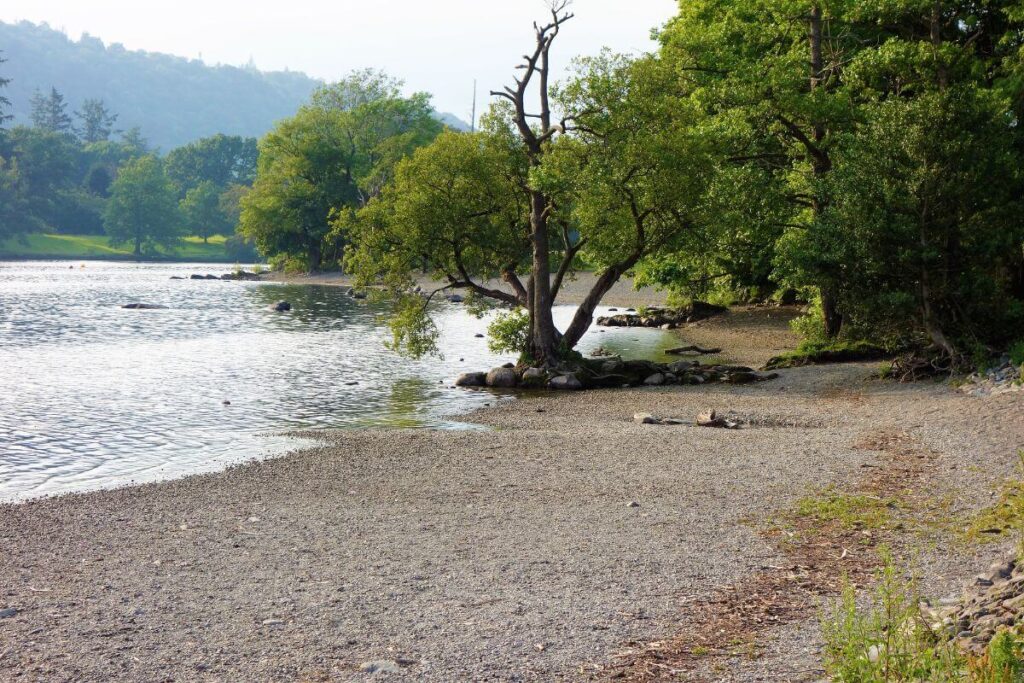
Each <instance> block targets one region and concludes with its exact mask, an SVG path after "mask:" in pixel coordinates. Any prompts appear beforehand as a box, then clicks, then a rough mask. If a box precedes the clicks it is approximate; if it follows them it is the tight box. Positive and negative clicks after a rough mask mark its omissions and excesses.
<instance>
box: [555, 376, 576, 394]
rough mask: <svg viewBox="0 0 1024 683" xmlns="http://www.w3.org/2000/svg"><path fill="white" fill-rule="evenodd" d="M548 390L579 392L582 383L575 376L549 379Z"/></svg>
mask: <svg viewBox="0 0 1024 683" xmlns="http://www.w3.org/2000/svg"><path fill="white" fill-rule="evenodd" d="M548 388H550V389H557V390H559V391H579V390H580V389H582V388H583V383H582V382H580V381H579V380H578V379H576V375H559V376H558V377H552V378H551V380H550V381H549V382H548Z"/></svg>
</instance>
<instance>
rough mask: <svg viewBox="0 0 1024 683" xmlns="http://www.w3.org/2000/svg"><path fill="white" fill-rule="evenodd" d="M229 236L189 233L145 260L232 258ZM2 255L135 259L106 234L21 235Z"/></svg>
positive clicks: (0, 246)
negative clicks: (206, 236)
mask: <svg viewBox="0 0 1024 683" xmlns="http://www.w3.org/2000/svg"><path fill="white" fill-rule="evenodd" d="M226 240H227V238H226V237H224V236H223V235H215V236H213V237H211V238H210V239H209V242H208V243H203V240H202V238H200V237H186V238H185V239H184V240H182V242H181V244H180V245H179V247H178V248H177V249H174V250H163V249H162V250H160V252H159V253H158V254H157V255H156V256H143V257H142V260H144V261H150V260H161V261H169V260H177V261H212V262H222V263H228V262H231V261H232V259H230V258H229V257H228V255H227V252H226V251H225V250H224V243H225V241H226ZM0 257H2V258H19V259H27V258H31V259H114V260H134V259H135V256H134V254H133V253H132V248H131V247H130V246H129V245H120V246H117V247H114V246H111V244H110V240H109V239H108V238H107V237H106V235H57V234H42V233H32V234H28V235H24V236H23V237H21V238H12V239H8V240H6V241H0Z"/></svg>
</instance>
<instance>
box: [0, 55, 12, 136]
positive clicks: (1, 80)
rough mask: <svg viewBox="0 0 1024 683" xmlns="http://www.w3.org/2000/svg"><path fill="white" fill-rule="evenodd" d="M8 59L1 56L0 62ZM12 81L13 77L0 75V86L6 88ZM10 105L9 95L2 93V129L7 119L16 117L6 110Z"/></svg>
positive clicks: (0, 106)
mask: <svg viewBox="0 0 1024 683" xmlns="http://www.w3.org/2000/svg"><path fill="white" fill-rule="evenodd" d="M0 54H3V52H2V51H0ZM6 61H7V60H6V59H4V58H3V57H0V64H3V63H4V62H6ZM10 82H11V79H9V78H4V77H3V76H0V88H6V87H7V86H8V85H9V84H10ZM10 106H11V101H10V100H9V99H7V97H6V96H5V95H0V129H2V128H3V124H4V123H6V122H7V121H10V120H11V119H12V118H14V116H13V115H12V114H8V113H7V111H6V110H7V109H9V108H10Z"/></svg>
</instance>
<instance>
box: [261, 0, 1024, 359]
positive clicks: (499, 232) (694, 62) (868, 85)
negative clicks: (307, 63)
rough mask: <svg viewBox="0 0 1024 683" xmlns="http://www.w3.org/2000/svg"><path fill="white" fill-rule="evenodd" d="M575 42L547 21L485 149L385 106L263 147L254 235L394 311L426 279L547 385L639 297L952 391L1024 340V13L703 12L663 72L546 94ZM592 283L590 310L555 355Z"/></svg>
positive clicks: (334, 110) (623, 71)
mask: <svg viewBox="0 0 1024 683" xmlns="http://www.w3.org/2000/svg"><path fill="white" fill-rule="evenodd" d="M570 18H571V14H569V13H567V10H566V3H561V4H556V5H554V6H553V7H552V13H551V22H550V23H549V25H546V26H540V27H538V29H537V42H536V46H535V51H534V52H533V53H531V54H528V55H527V56H526V61H525V62H524V63H523V64H521V65H520V66H519V69H518V71H517V74H518V76H517V79H516V80H515V81H514V82H513V84H512V85H511V86H510V87H508V88H505V89H503V90H497V91H496V92H495V93H494V94H495V95H496V104H495V105H494V106H493V107H492V109H491V111H490V113H489V114H488V115H487V116H485V117H484V120H483V121H482V126H481V128H482V129H481V131H480V132H477V133H475V134H456V133H453V132H446V133H439V131H438V130H437V128H436V127H431V126H428V125H418V124H417V123H416V121H421V122H422V120H421V118H417V117H416V116H412V112H415V111H418V110H417V107H416V106H415V104H416V103H415V101H405V100H401V98H397V96H396V93H395V92H393V91H384V92H380V91H376V90H374V89H373V88H368V89H366V88H364V89H362V90H361V89H360V87H357V86H359V84H350V86H351V87H350V86H346V87H342V88H341V89H340V90H339V91H338V92H337V93H336V94H337V95H338V101H337V102H334V101H332V100H331V98H330V97H329V96H328V93H329V91H327V92H326V93H322V94H321V96H320V97H319V98H318V99H317V100H315V101H314V103H313V104H311V105H310V106H309V107H306V108H305V109H303V110H302V112H300V114H299V115H298V116H297V117H296V118H294V119H291V120H289V121H286V122H284V123H282V124H281V125H280V126H279V127H278V128H277V130H275V131H274V132H273V133H271V134H270V135H269V136H267V137H266V138H265V139H264V140H263V141H262V143H261V153H260V163H259V172H258V174H257V180H256V183H255V189H254V191H253V193H251V194H250V195H249V197H248V198H247V199H246V200H244V201H243V211H242V223H241V229H242V231H243V233H244V234H246V235H249V236H251V237H253V238H254V239H256V240H257V242H258V243H259V245H260V248H261V249H263V250H264V251H266V252H267V253H269V254H278V255H281V256H282V257H283V258H284V259H290V260H291V261H292V262H296V261H301V262H302V263H303V264H304V265H305V266H306V267H313V268H316V267H323V266H335V265H340V264H344V265H345V266H347V267H348V268H351V269H353V270H354V271H355V272H356V273H357V274H358V275H359V276H360V277H361V278H362V280H363V281H364V282H367V283H368V282H371V281H372V282H380V281H384V282H386V283H389V284H390V285H392V286H393V289H394V291H395V293H396V294H400V293H401V292H402V291H406V290H407V289H409V288H411V283H412V276H413V274H415V273H418V272H420V271H422V270H423V269H426V270H428V271H430V272H431V273H432V274H433V275H434V276H435V277H437V278H440V279H441V280H442V282H445V283H447V285H448V287H450V288H459V289H464V290H467V291H468V292H470V293H471V294H473V295H474V296H476V297H477V298H480V299H488V298H489V299H492V300H497V301H500V302H503V303H506V304H511V305H514V306H518V307H520V308H521V309H522V310H523V311H524V314H522V315H520V316H519V317H518V318H517V320H518V321H519V323H517V324H518V327H516V326H515V325H508V324H506V325H505V326H504V328H501V329H504V330H505V331H506V332H509V331H510V330H511V332H509V333H508V334H506V336H507V337H508V339H510V340H512V341H510V344H512V346H513V347H517V348H518V349H519V350H521V351H523V352H524V353H525V354H526V355H527V356H528V357H529V358H531V359H532V360H534V361H537V362H540V363H552V362H557V359H559V358H564V357H566V354H569V353H570V352H571V350H572V348H573V347H574V346H575V344H576V342H577V341H578V340H579V338H580V336H581V334H582V332H581V331H582V330H585V329H586V328H587V327H588V326H589V324H590V322H591V320H592V315H593V309H594V307H595V306H596V305H597V304H598V303H599V302H600V300H601V297H602V296H603V294H604V293H605V292H606V291H607V290H608V288H609V287H610V286H611V285H612V284H614V283H615V281H617V280H618V279H619V278H620V277H622V276H623V275H624V274H627V273H629V274H633V275H634V276H635V277H636V279H637V281H638V282H640V283H642V284H656V285H658V286H662V287H666V288H669V289H670V290H672V291H673V292H674V293H675V294H677V295H678V296H679V297H680V298H683V297H708V296H718V297H728V298H745V299H758V300H766V299H783V300H797V299H803V300H808V301H811V302H812V308H811V313H810V314H809V315H808V316H807V317H806V318H805V319H803V320H802V321H801V323H800V325H801V329H802V331H803V332H804V333H805V334H806V335H807V336H808V337H809V338H812V339H818V340H823V341H828V340H837V339H842V338H849V339H869V340H872V341H875V342H878V343H882V344H885V345H887V346H890V347H893V348H896V347H902V346H913V347H916V348H924V347H930V348H931V349H932V351H933V352H934V353H935V354H936V356H937V357H938V356H941V357H942V358H943V359H944V361H942V362H944V363H945V364H946V365H947V366H948V365H962V364H963V363H964V362H965V360H966V359H968V358H971V357H976V358H981V357H983V356H984V355H985V354H987V353H990V352H992V351H993V350H998V349H1000V348H1005V347H1006V345H1007V344H1008V343H1009V342H1011V341H1012V340H1013V339H1015V338H1020V337H1022V336H1024V221H1022V218H1021V217H1022V208H1024V207H1022V189H1024V184H1022V171H1021V160H1022V153H1024V131H1022V129H1021V128H1022V126H1021V121H1022V119H1021V114H1022V113H1024V112H1022V109H1024V67H1022V62H1024V60H1022V44H1024V7H1022V6H1021V4H1020V2H1019V1H1013V2H1011V1H1009V0H992V1H991V2H986V3H978V2H971V1H962V2H953V1H948V0H945V1H944V0H893V1H891V2H884V3H878V2H870V1H869V0H846V1H844V0H840V1H838V2H828V3H825V2H817V1H809V0H792V1H789V2H777V1H776V0H688V1H687V2H682V3H680V11H679V14H678V16H677V17H676V18H675V19H673V20H672V21H671V22H670V23H669V24H668V25H667V26H666V27H665V28H664V29H663V30H662V31H661V32H660V40H661V49H660V50H659V51H658V53H657V54H653V55H647V56H643V57H639V58H627V57H622V56H617V55H612V54H602V55H599V56H596V57H591V58H587V59H583V60H581V61H580V62H579V63H578V69H577V73H576V75H575V76H574V77H573V78H571V79H569V81H568V82H566V83H562V84H560V85H559V86H557V87H549V84H548V81H549V76H550V67H549V63H550V59H552V54H553V52H552V49H553V45H554V43H555V38H556V37H557V36H558V34H559V32H560V31H561V30H563V28H564V29H566V30H567V27H565V26H564V24H565V22H566V21H568V20H569V19H570ZM354 94H358V97H355V98H354V99H352V96H353V95H354ZM396 107H409V108H411V109H410V111H409V112H406V111H405V110H400V109H394V108H396ZM581 263H585V264H588V266H589V267H592V268H594V269H595V270H596V271H597V275H598V278H597V284H596V285H595V288H594V290H593V291H592V292H591V294H590V296H588V297H587V298H586V299H585V300H584V302H583V305H582V306H581V307H580V310H579V312H578V313H577V318H576V320H574V321H573V323H572V325H571V326H570V328H569V329H568V330H566V331H564V332H563V331H559V330H557V329H555V328H554V326H553V324H552V323H551V313H550V308H551V305H552V304H553V303H554V302H555V300H556V298H557V296H558V292H559V288H560V285H561V282H562V281H563V280H564V278H566V277H570V276H571V274H572V272H573V271H574V269H575V268H577V267H578V266H579V264H581ZM494 279H502V280H504V281H505V283H506V284H507V287H506V288H504V289H503V290H502V291H498V290H496V289H493V288H490V287H489V286H488V285H487V284H486V283H487V282H488V281H490V280H494ZM396 300H397V301H398V304H397V306H398V310H397V315H396V316H395V317H394V327H395V335H396V337H395V343H396V345H397V346H399V347H404V348H406V349H407V350H409V351H412V352H414V353H422V352H426V351H430V350H431V348H432V339H433V335H434V334H435V333H436V330H434V328H433V327H432V325H431V323H430V321H429V318H428V317H427V316H426V313H427V309H426V307H425V306H424V305H423V304H422V302H421V301H420V300H419V299H418V298H410V297H405V296H398V298H397V299H396Z"/></svg>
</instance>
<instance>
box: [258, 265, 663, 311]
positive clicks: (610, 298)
mask: <svg viewBox="0 0 1024 683" xmlns="http://www.w3.org/2000/svg"><path fill="white" fill-rule="evenodd" d="M262 279H263V280H264V281H269V282H283V283H288V284H305V285H327V286H336V287H351V286H352V282H353V281H352V278H351V277H350V276H348V275H343V274H341V273H314V274H300V275H289V274H286V273H281V272H276V271H275V272H270V273H265V274H264V275H263V276H262ZM595 280H596V276H595V275H594V274H593V273H591V272H583V273H579V274H577V275H576V277H575V278H572V279H568V278H567V279H566V280H565V282H564V283H563V285H562V291H561V292H560V293H559V296H558V301H557V302H556V303H558V304H564V305H576V304H579V303H580V302H581V301H582V300H583V298H584V297H585V296H586V295H587V292H588V291H589V290H590V287H591V286H593V284H594V281H595ZM418 282H419V284H420V285H421V286H422V287H423V288H424V289H427V290H430V289H438V288H441V287H443V286H444V285H445V283H443V282H438V281H435V280H431V279H429V278H426V277H424V278H421V279H420V280H419V281H418ZM483 284H486V285H487V286H488V287H494V288H496V289H504V290H506V291H511V289H509V288H508V286H507V285H505V284H504V283H502V282H496V281H492V282H486V283H483ZM448 293H452V294H465V292H464V291H462V290H455V289H453V290H448ZM667 298H668V293H667V292H665V291H661V290H657V289H654V288H653V287H644V288H642V289H636V288H635V287H634V286H633V281H632V280H630V279H628V278H623V279H621V280H619V281H618V282H617V283H616V284H615V286H614V287H612V289H611V291H610V292H608V294H606V295H605V297H604V299H603V301H602V304H603V305H605V306H620V307H633V308H636V307H638V306H664V305H665V302H666V300H667Z"/></svg>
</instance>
